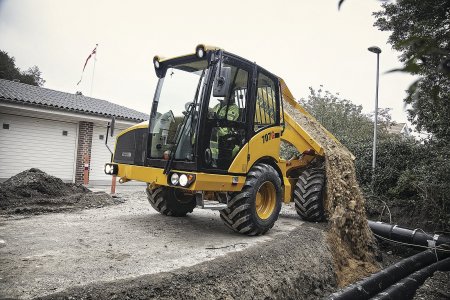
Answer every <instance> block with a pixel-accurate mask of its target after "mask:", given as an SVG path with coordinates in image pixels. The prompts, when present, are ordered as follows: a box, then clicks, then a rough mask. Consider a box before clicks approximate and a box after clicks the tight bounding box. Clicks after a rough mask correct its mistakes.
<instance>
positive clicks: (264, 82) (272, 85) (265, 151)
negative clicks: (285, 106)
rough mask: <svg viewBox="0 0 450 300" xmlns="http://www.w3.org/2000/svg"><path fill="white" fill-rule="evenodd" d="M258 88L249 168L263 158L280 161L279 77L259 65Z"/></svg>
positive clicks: (253, 115) (249, 145) (253, 104)
mask: <svg viewBox="0 0 450 300" xmlns="http://www.w3.org/2000/svg"><path fill="white" fill-rule="evenodd" d="M255 77H256V89H255V92H254V97H253V99H254V100H253V101H252V103H251V104H250V106H251V114H252V117H251V119H250V120H251V124H252V125H251V129H250V131H251V138H250V140H249V144H248V147H249V154H250V155H249V156H248V162H247V164H248V169H250V168H251V167H252V165H253V164H254V163H255V162H256V161H258V160H260V159H261V158H268V157H271V158H273V159H274V160H275V161H279V156H280V141H281V140H280V136H281V131H282V127H281V126H280V116H281V114H280V89H279V82H278V78H277V77H276V76H275V75H273V74H271V73H269V72H267V71H265V70H264V69H262V68H259V67H258V70H257V74H256V76H255Z"/></svg>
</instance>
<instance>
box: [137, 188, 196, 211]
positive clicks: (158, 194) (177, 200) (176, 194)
mask: <svg viewBox="0 0 450 300" xmlns="http://www.w3.org/2000/svg"><path fill="white" fill-rule="evenodd" d="M146 192H147V198H148V202H150V204H151V205H152V207H153V208H154V209H155V210H156V211H157V212H159V213H161V214H163V215H166V216H172V217H184V216H186V214H187V213H191V212H192V211H193V210H194V208H195V206H196V202H195V196H194V195H193V194H190V193H186V192H185V191H183V190H182V189H177V188H173V187H167V186H160V187H157V188H155V189H150V186H149V185H147V189H146Z"/></svg>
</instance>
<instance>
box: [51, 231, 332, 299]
mask: <svg viewBox="0 0 450 300" xmlns="http://www.w3.org/2000/svg"><path fill="white" fill-rule="evenodd" d="M325 240H326V238H325V234H324V231H323V228H314V227H310V226H300V227H298V228H296V229H294V230H293V231H291V232H290V233H289V236H288V238H286V236H283V235H278V236H275V237H274V238H273V239H272V240H271V241H268V242H265V243H262V244H260V245H258V247H249V248H248V249H246V250H244V251H240V252H234V253H230V254H228V255H226V256H222V257H219V258H216V259H215V260H213V261H210V262H204V263H201V264H198V265H195V266H191V267H185V268H181V269H178V270H174V271H172V272H164V273H159V274H153V275H145V276H140V277H137V278H134V279H127V280H116V281H113V282H109V283H96V284H91V285H88V286H83V287H78V288H71V289H68V290H66V291H64V292H61V293H57V294H53V295H49V296H47V297H44V298H43V299H47V300H50V299H150V298H151V299H320V298H323V297H324V296H325V295H327V294H329V293H330V292H331V291H332V290H333V287H334V286H335V285H336V279H335V275H334V272H333V267H332V266H333V263H332V256H331V253H330V251H329V249H328V248H327V247H324V244H325V243H326V242H325Z"/></svg>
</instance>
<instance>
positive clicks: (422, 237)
mask: <svg viewBox="0 0 450 300" xmlns="http://www.w3.org/2000/svg"><path fill="white" fill-rule="evenodd" d="M368 222H369V227H370V229H371V230H372V232H373V233H374V234H376V235H379V236H382V237H384V238H388V239H391V240H394V241H397V242H401V243H407V244H414V245H419V246H429V243H428V241H435V243H436V244H435V246H438V245H441V244H449V245H450V237H449V236H445V235H439V234H432V233H427V232H424V231H423V230H418V229H414V230H412V229H409V228H403V227H400V226H398V225H392V224H386V223H383V222H374V221H368Z"/></svg>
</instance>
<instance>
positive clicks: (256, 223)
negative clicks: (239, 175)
mask: <svg viewBox="0 0 450 300" xmlns="http://www.w3.org/2000/svg"><path fill="white" fill-rule="evenodd" d="M280 210H281V180H280V177H279V176H278V173H277V172H276V171H275V169H274V168H273V167H271V166H269V165H266V164H257V165H255V166H254V167H253V168H252V169H251V170H250V172H249V173H248V175H247V180H246V181H245V184H244V187H243V189H242V191H241V192H239V193H235V194H234V195H233V197H232V199H231V200H230V202H229V203H228V208H226V209H224V210H221V211H220V217H221V218H222V220H223V221H224V223H225V225H227V226H228V227H229V228H230V229H232V230H234V231H236V232H239V233H243V234H247V235H261V234H264V233H266V232H267V231H268V230H269V229H270V228H272V227H273V225H274V223H275V221H276V220H277V219H278V215H279V214H280Z"/></svg>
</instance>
